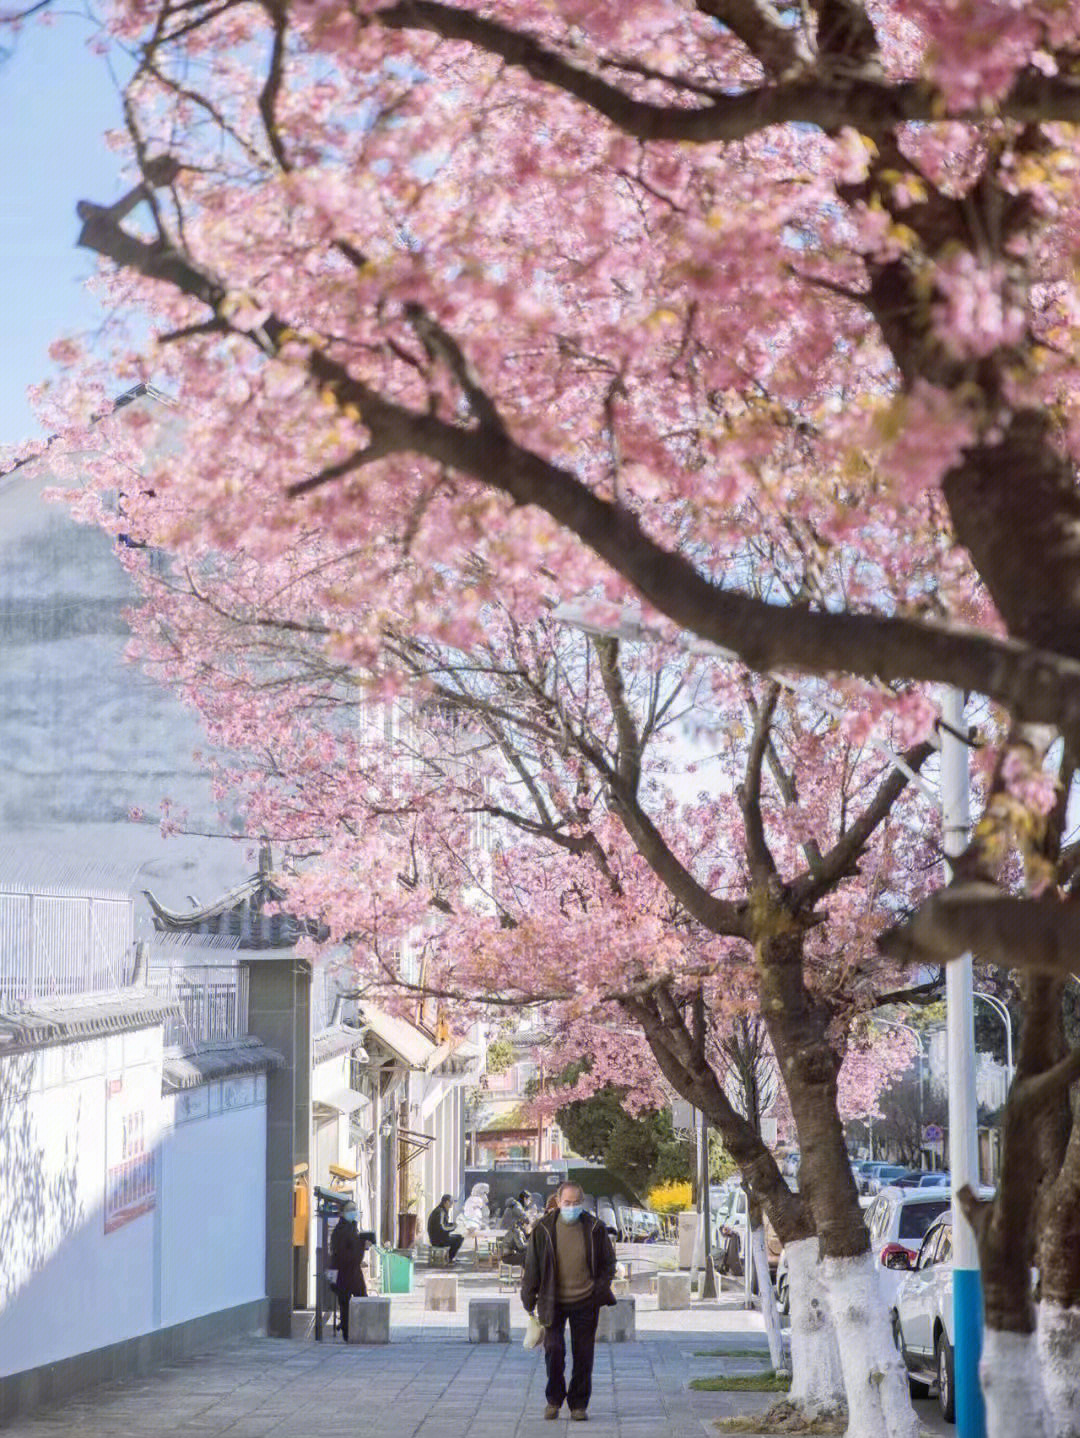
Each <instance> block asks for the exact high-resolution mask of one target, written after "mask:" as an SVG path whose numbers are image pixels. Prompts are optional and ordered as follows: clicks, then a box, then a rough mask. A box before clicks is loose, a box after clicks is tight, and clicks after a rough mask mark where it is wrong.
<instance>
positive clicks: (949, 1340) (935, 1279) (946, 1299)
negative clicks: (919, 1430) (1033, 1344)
mask: <svg viewBox="0 0 1080 1438" xmlns="http://www.w3.org/2000/svg"><path fill="white" fill-rule="evenodd" d="M923 1191H924V1192H925V1189H924V1190H923ZM993 1196H994V1190H993V1189H992V1188H980V1189H979V1197H980V1198H982V1199H991V1198H993ZM952 1257H953V1232H952V1211H951V1209H946V1210H945V1212H944V1213H942V1214H941V1215H940V1217H938V1218H936V1219H935V1220H934V1222H933V1223H932V1224H931V1225H930V1227H929V1228H928V1229H927V1230H926V1234H925V1236H924V1237H923V1241H922V1243H921V1244H920V1246H919V1251H918V1253H917V1254H916V1255H915V1257H914V1259H912V1260H911V1261H910V1263H909V1267H908V1271H901V1272H900V1282H899V1284H898V1285H897V1289H896V1299H895V1302H894V1304H893V1310H892V1328H893V1338H894V1339H895V1340H896V1346H897V1348H898V1349H899V1351H900V1356H901V1358H903V1360H904V1366H905V1368H906V1369H907V1371H908V1383H909V1384H910V1385H911V1396H912V1397H913V1398H925V1397H926V1395H927V1393H928V1392H929V1391H930V1390H931V1389H936V1390H937V1395H938V1405H939V1406H940V1408H941V1414H942V1417H943V1418H944V1419H945V1421H946V1423H955V1422H956V1393H955V1390H954V1388H953V1263H952ZM1031 1278H1032V1282H1033V1283H1034V1282H1035V1281H1036V1280H1037V1278H1038V1274H1037V1273H1036V1272H1035V1270H1034V1269H1033V1270H1032V1274H1031Z"/></svg>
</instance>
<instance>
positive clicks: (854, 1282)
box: [822, 1253, 1029, 1438]
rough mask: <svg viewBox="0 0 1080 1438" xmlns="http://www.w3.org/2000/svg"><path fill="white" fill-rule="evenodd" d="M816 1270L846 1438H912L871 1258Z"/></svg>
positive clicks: (902, 1375) (915, 1424)
mask: <svg viewBox="0 0 1080 1438" xmlns="http://www.w3.org/2000/svg"><path fill="white" fill-rule="evenodd" d="M822 1268H823V1269H824V1272H825V1283H826V1286H827V1288H828V1292H829V1308H830V1310H831V1312H832V1318H833V1324H834V1326H835V1328H836V1341H837V1343H838V1344H839V1346H840V1367H841V1370H842V1372H843V1375H844V1393H845V1395H846V1397H847V1406H848V1427H847V1438H918V1435H919V1432H920V1425H919V1420H918V1419H917V1418H916V1416H915V1410H914V1408H912V1406H911V1395H910V1393H909V1391H908V1380H907V1371H906V1370H905V1368H904V1365H903V1363H902V1361H901V1359H900V1355H899V1353H898V1352H897V1351H896V1344H895V1343H894V1342H893V1335H892V1328H891V1325H890V1322H889V1314H888V1310H887V1309H886V1307H885V1299H884V1295H883V1294H882V1291H881V1285H880V1283H879V1281H878V1276H877V1273H876V1271H875V1269H874V1261H873V1259H872V1257H871V1255H870V1254H869V1253H863V1254H860V1255H859V1257H858V1258H826V1259H823V1260H822ZM1024 1438H1029V1435H1024Z"/></svg>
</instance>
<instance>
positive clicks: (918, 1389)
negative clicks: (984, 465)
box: [892, 1309, 930, 1398]
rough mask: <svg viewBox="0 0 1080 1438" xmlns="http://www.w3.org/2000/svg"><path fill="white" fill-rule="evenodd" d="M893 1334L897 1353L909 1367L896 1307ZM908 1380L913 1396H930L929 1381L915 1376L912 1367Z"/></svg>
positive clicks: (893, 1317) (909, 1390) (893, 1318)
mask: <svg viewBox="0 0 1080 1438" xmlns="http://www.w3.org/2000/svg"><path fill="white" fill-rule="evenodd" d="M892 1336H893V1342H894V1343H895V1344H896V1351H897V1353H899V1355H900V1358H901V1360H902V1361H903V1364H904V1367H905V1368H907V1367H908V1358H907V1349H906V1348H905V1347H904V1332H903V1329H902V1328H901V1327H900V1315H899V1314H898V1313H897V1312H896V1310H895V1309H893V1315H892ZM907 1382H908V1392H909V1393H910V1394H911V1396H912V1398H926V1397H928V1396H929V1393H930V1385H929V1383H926V1382H924V1381H923V1379H921V1378H915V1377H913V1376H912V1373H911V1370H910V1369H908V1375H907Z"/></svg>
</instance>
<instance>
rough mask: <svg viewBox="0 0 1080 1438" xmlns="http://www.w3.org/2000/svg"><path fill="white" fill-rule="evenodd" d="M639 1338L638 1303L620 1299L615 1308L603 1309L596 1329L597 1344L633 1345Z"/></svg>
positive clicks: (630, 1299) (628, 1299)
mask: <svg viewBox="0 0 1080 1438" xmlns="http://www.w3.org/2000/svg"><path fill="white" fill-rule="evenodd" d="M636 1337H637V1302H636V1300H635V1299H633V1298H620V1299H618V1300H617V1301H616V1303H615V1306H614V1308H610V1307H609V1308H601V1310H600V1322H599V1323H598V1324H597V1327H596V1341H597V1343H632V1342H633V1341H634V1339H635V1338H636Z"/></svg>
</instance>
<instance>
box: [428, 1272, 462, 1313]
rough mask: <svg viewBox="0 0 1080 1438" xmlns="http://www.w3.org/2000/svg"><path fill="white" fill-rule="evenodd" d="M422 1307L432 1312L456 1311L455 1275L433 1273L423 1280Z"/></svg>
mask: <svg viewBox="0 0 1080 1438" xmlns="http://www.w3.org/2000/svg"><path fill="white" fill-rule="evenodd" d="M424 1307H425V1308H426V1309H429V1310H430V1311H431V1312H433V1313H438V1312H443V1313H456V1312H457V1275H456V1274H454V1273H433V1274H431V1276H430V1277H429V1278H426V1279H425V1280H424Z"/></svg>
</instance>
